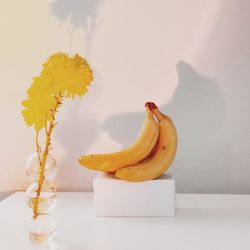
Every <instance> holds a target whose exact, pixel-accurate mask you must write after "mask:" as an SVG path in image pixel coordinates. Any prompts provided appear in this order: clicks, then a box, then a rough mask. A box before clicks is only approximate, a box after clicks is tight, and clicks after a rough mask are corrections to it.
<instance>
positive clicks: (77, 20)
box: [49, 0, 103, 57]
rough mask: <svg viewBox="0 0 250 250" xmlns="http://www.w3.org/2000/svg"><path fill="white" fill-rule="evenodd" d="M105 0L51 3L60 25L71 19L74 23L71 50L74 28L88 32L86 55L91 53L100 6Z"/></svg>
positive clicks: (66, 0) (50, 7)
mask: <svg viewBox="0 0 250 250" xmlns="http://www.w3.org/2000/svg"><path fill="white" fill-rule="evenodd" d="M102 2H103V0H73V1H69V0H55V1H53V2H51V3H50V6H49V9H50V14H51V15H52V16H54V17H56V18H57V19H58V21H59V22H60V26H61V25H62V24H63V23H65V22H67V21H69V23H70V24H71V25H72V28H73V29H72V31H71V32H70V43H71V44H70V52H71V51H72V46H73V45H72V41H73V35H74V29H83V30H84V31H85V32H86V57H88V56H89V54H90V46H91V40H92V36H93V34H94V32H95V30H96V27H97V25H98V24H97V17H98V8H99V6H100V4H101V3H102Z"/></svg>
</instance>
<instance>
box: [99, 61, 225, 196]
mask: <svg viewBox="0 0 250 250" xmlns="http://www.w3.org/2000/svg"><path fill="white" fill-rule="evenodd" d="M176 69H177V73H178V86H177V88H176V91H175V93H174V95H173V97H172V99H171V101H170V102H169V103H165V104H164V105H162V106H161V107H159V108H160V110H161V111H162V112H163V113H165V114H167V115H169V116H170V117H171V118H172V119H173V121H174V123H175V125H176V128H177V132H178V152H177V156H176V159H175V161H174V163H173V164H172V167H171V172H172V171H173V172H174V175H175V179H176V182H177V191H178V192H219V191H220V189H219V187H217V186H216V183H217V182H220V181H221V180H222V178H223V173H222V170H221V173H220V172H219V173H218V169H216V165H214V166H211V167H210V168H207V167H205V165H206V164H204V163H206V161H208V160H210V162H211V158H217V153H216V152H214V148H213V147H214V145H212V144H213V143H212V142H211V141H210V138H212V137H214V136H216V134H217V132H218V131H219V130H220V128H221V125H222V124H223V121H224V114H225V107H224V103H223V97H222V94H221V91H220V88H219V86H218V84H215V82H214V81H213V80H211V79H209V78H207V77H204V76H202V75H200V74H199V73H197V72H196V71H195V70H194V69H193V67H192V66H191V65H190V64H188V63H187V62H184V61H179V62H178V63H177V65H176ZM152 101H154V100H152ZM144 117H145V115H144V112H143V111H142V112H134V113H123V114H116V115H112V116H110V117H108V118H106V119H105V120H104V121H103V123H102V129H103V130H105V131H106V132H107V133H108V134H109V135H110V137H111V138H112V139H113V140H115V141H116V142H118V143H120V144H122V145H124V146H125V145H128V144H130V143H131V142H132V141H133V140H134V138H135V137H136V136H137V134H138V132H139V130H140V127H141V123H142V121H143V119H144ZM218 150H219V149H218ZM219 162H220V161H219V160H218V159H217V164H219ZM203 166H204V167H203ZM194 178H195V179H197V181H195V182H194V180H193V179H194ZM211 183H212V184H211ZM214 183H215V184H214Z"/></svg>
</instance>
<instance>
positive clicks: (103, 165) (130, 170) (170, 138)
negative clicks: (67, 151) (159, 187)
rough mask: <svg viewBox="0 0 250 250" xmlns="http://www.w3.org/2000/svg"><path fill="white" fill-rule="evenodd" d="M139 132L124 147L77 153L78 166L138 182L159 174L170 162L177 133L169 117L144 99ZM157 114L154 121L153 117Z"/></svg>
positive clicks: (175, 145) (173, 154)
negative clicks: (127, 145)
mask: <svg viewBox="0 0 250 250" xmlns="http://www.w3.org/2000/svg"><path fill="white" fill-rule="evenodd" d="M145 106H146V109H145V112H146V118H145V120H144V123H143V125H142V129H141V132H140V133H139V135H138V137H137V138H136V140H135V141H134V143H133V144H132V145H130V146H129V147H128V148H126V149H124V150H122V151H119V152H115V153H111V154H95V155H86V156H81V157H80V159H79V162H80V164H81V165H82V166H84V167H86V168H89V169H93V170H97V171H103V172H108V173H114V174H115V176H116V177H117V178H119V179H122V180H126V181H132V182H139V181H146V180H152V179H155V178H157V177H159V176H161V175H162V174H163V173H164V172H165V171H166V170H167V169H168V168H169V167H170V165H171V163H172V162H173V160H174V158H175V154H176V149H177V134H176V129H175V127H174V124H173V122H172V121H171V119H170V118H169V117H168V116H166V115H164V114H162V113H161V112H160V111H159V110H158V108H157V106H156V105H155V104H154V103H152V102H147V103H146V105H145ZM154 116H155V117H156V118H157V121H156V120H155V119H154Z"/></svg>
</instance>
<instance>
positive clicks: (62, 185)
mask: <svg viewBox="0 0 250 250" xmlns="http://www.w3.org/2000/svg"><path fill="white" fill-rule="evenodd" d="M102 2H103V0H74V1H68V0H55V1H53V2H51V3H50V4H49V11H50V14H51V15H52V16H54V17H55V18H57V19H58V21H59V22H60V26H62V25H63V24H64V23H66V22H69V23H70V25H71V26H72V30H71V31H69V36H70V44H69V52H70V54H72V48H73V36H74V30H76V29H79V30H82V32H83V33H84V35H85V36H84V39H83V46H85V55H84V57H85V58H87V59H88V60H89V61H90V62H91V56H92V55H91V52H92V50H91V42H92V37H93V34H94V33H95V30H96V28H97V26H98V22H97V18H98V9H99V6H100V4H101V3H102ZM60 26H59V28H60ZM91 67H92V69H93V71H94V82H93V83H92V85H91V87H90V91H89V93H87V95H86V96H84V97H83V98H82V99H75V100H73V101H71V100H65V101H64V104H63V107H62V112H63V114H62V116H61V115H60V114H59V115H60V118H59V119H61V121H62V122H61V123H60V124H59V125H58V127H57V129H56V130H55V139H56V142H57V143H58V144H60V146H61V148H62V149H63V151H64V156H63V157H62V158H60V159H58V166H59V168H60V171H59V172H58V175H57V177H56V183H57V185H58V187H59V189H61V190H83V189H84V190H85V191H88V190H89V187H91V186H92V179H93V177H94V176H96V173H95V172H91V171H89V170H87V169H85V168H81V167H80V166H79V163H78V158H79V156H80V155H82V154H84V153H86V152H87V151H88V148H89V147H90V146H91V145H92V144H93V143H94V142H95V140H96V138H97V136H98V133H99V131H100V125H99V123H100V122H99V120H98V118H97V115H96V114H95V111H94V110H93V109H92V106H93V104H94V103H95V101H96V100H97V99H98V96H99V95H100V94H101V92H102V85H101V84H100V79H101V75H100V74H99V72H98V69H96V68H95V66H94V65H91ZM59 113H60V112H59Z"/></svg>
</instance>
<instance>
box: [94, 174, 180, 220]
mask: <svg viewBox="0 0 250 250" xmlns="http://www.w3.org/2000/svg"><path fill="white" fill-rule="evenodd" d="M94 202H95V211H96V215H97V216H174V215H175V209H176V200H175V180H174V179H173V178H172V177H171V176H170V175H167V174H164V175H163V176H161V177H160V178H158V179H156V180H150V181H144V182H127V181H123V180H119V179H116V178H115V177H114V176H112V175H108V174H101V175H99V176H98V177H97V178H95V179H94Z"/></svg>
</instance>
